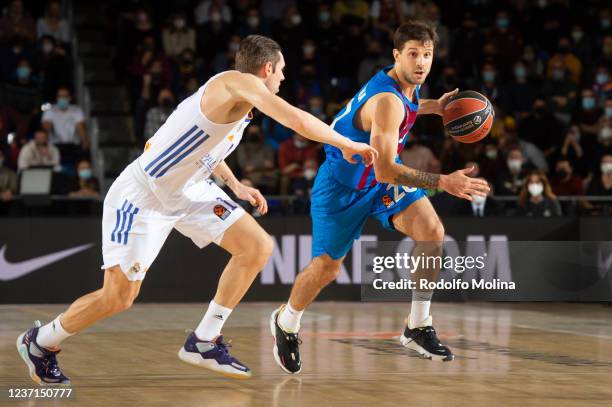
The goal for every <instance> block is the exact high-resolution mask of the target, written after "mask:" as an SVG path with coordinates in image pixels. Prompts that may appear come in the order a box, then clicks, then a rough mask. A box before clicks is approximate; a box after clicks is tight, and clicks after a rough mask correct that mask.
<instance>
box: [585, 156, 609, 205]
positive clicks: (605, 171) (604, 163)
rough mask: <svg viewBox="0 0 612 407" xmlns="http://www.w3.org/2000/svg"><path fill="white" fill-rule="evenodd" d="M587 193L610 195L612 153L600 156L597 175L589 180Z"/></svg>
mask: <svg viewBox="0 0 612 407" xmlns="http://www.w3.org/2000/svg"><path fill="white" fill-rule="evenodd" d="M587 195H599V196H612V154H606V155H604V156H603V157H601V161H600V162H599V175H598V176H596V177H594V178H593V179H592V180H591V183H590V184H589V187H588V188H587Z"/></svg>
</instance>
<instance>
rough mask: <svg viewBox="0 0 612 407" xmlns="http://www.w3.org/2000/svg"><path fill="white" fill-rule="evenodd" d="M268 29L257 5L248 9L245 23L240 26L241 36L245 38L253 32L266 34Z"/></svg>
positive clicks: (239, 32)
mask: <svg viewBox="0 0 612 407" xmlns="http://www.w3.org/2000/svg"><path fill="white" fill-rule="evenodd" d="M267 31H268V30H267V26H266V25H265V23H264V21H263V19H262V18H261V13H260V12H259V9H258V8H257V7H250V8H249V9H248V10H247V13H246V16H245V19H244V21H243V23H242V24H240V26H239V27H238V34H239V35H240V37H242V38H244V37H246V36H249V35H251V34H265V33H267Z"/></svg>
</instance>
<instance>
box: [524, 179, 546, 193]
mask: <svg viewBox="0 0 612 407" xmlns="http://www.w3.org/2000/svg"><path fill="white" fill-rule="evenodd" d="M527 189H528V190H529V193H530V194H531V196H540V195H542V192H543V191H544V185H542V184H541V183H539V182H538V183H537V184H529V185H528V186H527Z"/></svg>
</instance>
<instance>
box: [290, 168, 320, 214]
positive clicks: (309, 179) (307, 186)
mask: <svg viewBox="0 0 612 407" xmlns="http://www.w3.org/2000/svg"><path fill="white" fill-rule="evenodd" d="M318 170H319V164H318V163H317V161H316V160H306V161H305V162H304V172H303V175H302V176H301V177H297V178H295V179H293V182H292V185H291V187H292V192H293V195H294V196H295V198H296V199H295V200H294V201H293V212H294V213H293V214H294V215H308V214H309V213H310V196H311V192H312V186H313V185H314V180H315V177H316V176H317V171H318Z"/></svg>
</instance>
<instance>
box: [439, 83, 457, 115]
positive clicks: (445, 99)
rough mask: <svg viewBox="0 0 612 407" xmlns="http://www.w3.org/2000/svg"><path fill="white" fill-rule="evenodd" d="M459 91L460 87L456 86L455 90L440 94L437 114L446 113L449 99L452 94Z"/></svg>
mask: <svg viewBox="0 0 612 407" xmlns="http://www.w3.org/2000/svg"><path fill="white" fill-rule="evenodd" d="M457 93H459V88H456V89H455V90H452V91H450V92H447V93H445V94H443V95H442V96H440V97H439V98H438V111H437V112H436V114H438V115H440V116H442V114H443V113H444V106H446V104H447V103H448V99H450V97H451V96H455V95H456V94H457Z"/></svg>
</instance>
